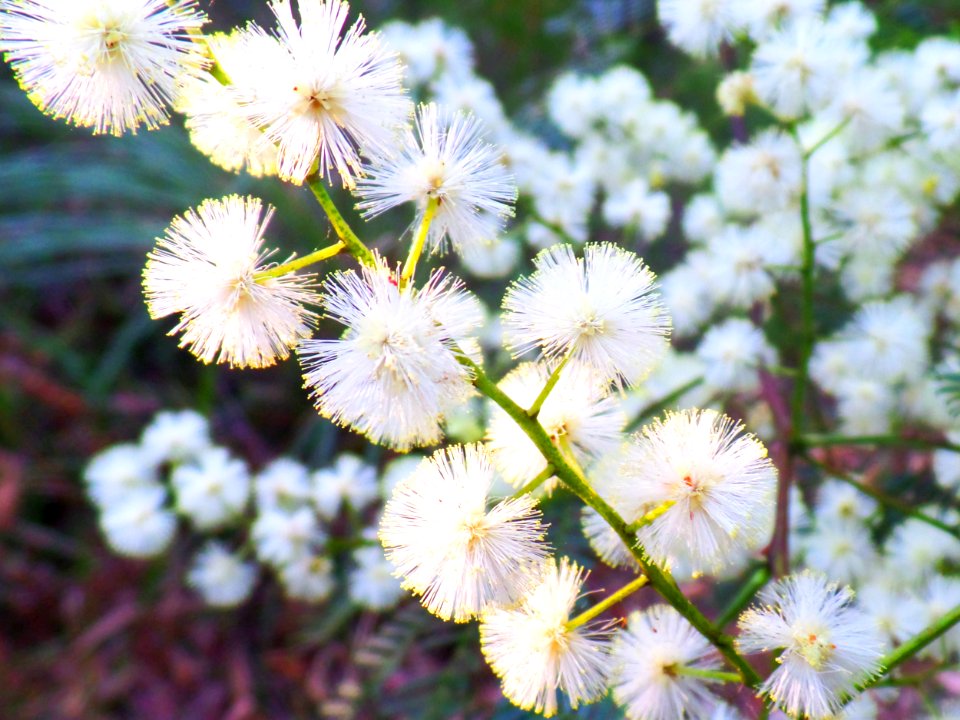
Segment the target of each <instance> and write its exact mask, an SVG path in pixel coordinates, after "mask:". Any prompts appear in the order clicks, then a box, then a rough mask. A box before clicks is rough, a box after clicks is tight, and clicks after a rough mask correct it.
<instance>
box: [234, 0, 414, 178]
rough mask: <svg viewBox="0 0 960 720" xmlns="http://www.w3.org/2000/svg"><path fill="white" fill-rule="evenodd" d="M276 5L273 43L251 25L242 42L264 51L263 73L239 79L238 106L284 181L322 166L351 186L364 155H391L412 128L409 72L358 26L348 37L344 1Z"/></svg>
mask: <svg viewBox="0 0 960 720" xmlns="http://www.w3.org/2000/svg"><path fill="white" fill-rule="evenodd" d="M296 4H297V7H298V9H299V14H300V22H299V23H297V21H296V20H295V19H294V15H293V4H292V3H291V2H289V1H288V0H273V1H272V2H271V3H270V9H271V10H272V11H273V14H274V15H275V16H276V19H277V30H276V37H275V39H274V41H273V42H265V41H264V38H267V39H270V38H272V37H273V36H271V35H269V34H267V33H266V32H265V31H264V30H262V29H261V28H259V27H257V26H256V25H251V26H250V27H248V28H247V29H246V30H244V31H243V34H244V35H246V36H249V38H248V39H246V40H243V42H251V43H253V44H254V46H255V47H256V49H257V52H258V54H257V56H256V60H257V62H256V65H255V66H254V65H253V64H250V65H249V66H248V67H246V68H245V70H246V72H242V73H235V74H234V76H233V77H231V80H232V81H233V85H234V90H233V92H235V93H236V97H237V101H238V102H239V104H240V106H241V107H242V108H243V109H244V112H245V113H246V115H247V118H248V119H249V120H250V122H251V123H253V124H254V125H256V126H257V127H258V128H260V129H262V130H263V133H264V142H268V143H274V144H276V145H277V148H278V155H277V164H278V174H279V176H280V177H281V178H283V179H284V180H291V181H293V182H296V183H300V182H302V181H303V180H304V178H305V177H306V176H307V174H308V173H309V172H310V171H311V169H312V168H313V166H314V163H315V162H318V163H319V172H320V173H321V174H322V175H324V176H326V175H327V174H329V173H331V172H336V173H338V174H339V176H340V178H341V180H342V181H343V184H344V185H345V186H352V185H353V184H354V180H355V179H356V178H357V177H358V176H359V175H361V174H362V169H361V166H360V154H359V153H360V151H361V150H364V151H370V152H387V151H389V149H390V147H391V146H392V145H393V140H394V138H395V136H396V135H397V133H398V130H399V129H400V128H401V127H402V126H404V125H405V124H406V121H407V118H408V117H409V115H410V110H411V104H410V102H409V100H408V99H407V97H406V95H405V92H404V89H403V87H402V85H401V81H402V78H403V70H402V67H401V65H400V63H399V61H398V60H397V57H396V55H394V54H393V53H392V52H390V51H389V50H387V49H386V48H385V47H384V46H383V45H382V44H381V43H380V38H379V36H378V35H377V34H376V33H367V32H365V29H366V24H365V22H364V20H363V18H362V17H360V18H358V19H357V20H356V21H355V22H354V24H353V25H352V26H351V27H350V29H349V30H347V31H346V33H343V28H344V25H345V24H346V22H347V14H348V12H349V9H350V6H349V5H348V4H347V3H346V2H341V0H299V1H298V2H297V3H296Z"/></svg>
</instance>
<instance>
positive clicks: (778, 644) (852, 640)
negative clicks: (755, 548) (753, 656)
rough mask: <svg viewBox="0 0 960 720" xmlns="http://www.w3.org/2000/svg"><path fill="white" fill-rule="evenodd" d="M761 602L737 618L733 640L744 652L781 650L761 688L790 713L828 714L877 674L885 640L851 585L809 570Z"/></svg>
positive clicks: (765, 592)
mask: <svg viewBox="0 0 960 720" xmlns="http://www.w3.org/2000/svg"><path fill="white" fill-rule="evenodd" d="M760 600H761V603H762V605H761V606H760V607H758V608H752V609H750V610H748V611H747V612H745V613H744V614H743V615H741V617H740V622H739V626H740V637H739V638H738V641H737V642H738V644H739V646H740V647H741V649H742V650H744V651H746V652H758V651H765V650H772V649H775V648H783V652H781V653H780V656H779V657H778V659H777V661H778V662H779V664H780V667H778V668H777V669H776V670H775V671H774V672H773V674H772V675H771V676H770V677H769V678H767V680H766V682H765V683H764V684H763V688H762V690H763V691H764V692H765V693H767V694H768V695H770V697H771V698H772V699H773V700H774V701H776V703H777V704H778V705H780V706H781V707H782V708H783V709H784V710H785V711H786V712H787V713H788V714H790V715H794V716H795V715H800V714H804V715H807V716H809V717H810V718H826V717H830V716H832V715H833V714H834V713H835V712H836V711H837V710H838V709H839V708H840V699H841V698H842V697H843V696H844V694H846V693H850V692H853V689H854V687H855V686H856V685H857V683H859V682H860V681H862V680H864V679H865V678H867V677H869V676H870V675H872V674H873V673H875V672H877V670H878V669H879V661H880V657H881V654H882V650H883V641H882V639H881V637H880V633H879V631H878V630H877V627H876V625H875V624H874V622H873V621H872V620H871V619H870V618H869V617H868V616H867V614H866V613H864V612H863V611H862V610H861V609H860V608H859V607H857V606H856V605H854V604H853V602H852V601H853V591H852V590H850V588H840V587H838V586H836V585H833V584H831V583H829V582H828V581H827V579H826V578H825V577H824V576H823V575H820V574H818V573H813V572H809V571H807V572H804V573H801V574H799V575H791V576H790V577H787V578H784V579H783V580H780V581H778V582H777V583H775V584H774V585H772V586H769V587H767V588H766V589H764V590H763V592H761V594H760Z"/></svg>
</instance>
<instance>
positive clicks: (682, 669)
mask: <svg viewBox="0 0 960 720" xmlns="http://www.w3.org/2000/svg"><path fill="white" fill-rule="evenodd" d="M672 670H673V672H674V673H676V674H677V675H686V676H688V677H695V678H702V679H704V680H716V681H717V682H724V683H728V682H740V676H739V675H737V673H731V672H723V671H722V670H708V669H707V668H694V667H687V666H686V665H678V666H676V667H674V668H672Z"/></svg>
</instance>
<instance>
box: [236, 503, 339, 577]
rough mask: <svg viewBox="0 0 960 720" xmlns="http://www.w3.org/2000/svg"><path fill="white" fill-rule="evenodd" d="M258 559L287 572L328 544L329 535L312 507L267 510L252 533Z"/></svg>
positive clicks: (253, 527)
mask: <svg viewBox="0 0 960 720" xmlns="http://www.w3.org/2000/svg"><path fill="white" fill-rule="evenodd" d="M250 536H251V538H252V540H253V544H254V547H255V548H256V551H257V556H258V557H259V558H260V559H261V560H262V561H264V562H265V563H269V564H270V565H273V566H274V567H277V568H284V567H286V566H287V565H290V564H292V563H295V562H297V561H299V560H301V559H303V558H305V557H309V556H311V555H312V554H313V553H314V552H315V551H316V550H317V549H318V548H320V547H321V546H322V545H323V544H324V543H325V542H326V541H327V534H326V532H324V531H323V529H322V528H321V527H320V524H319V523H318V522H317V516H316V515H315V514H314V512H313V510H311V509H310V508H309V507H301V508H300V509H299V510H295V511H293V512H286V511H284V510H266V511H263V512H261V513H260V514H259V515H258V516H257V519H256V520H255V521H254V523H253V526H252V527H251V529H250Z"/></svg>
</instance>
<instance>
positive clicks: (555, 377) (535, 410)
mask: <svg viewBox="0 0 960 720" xmlns="http://www.w3.org/2000/svg"><path fill="white" fill-rule="evenodd" d="M571 357H573V349H572V348H571V350H570V352H568V353H567V354H566V355H564V356H563V360H561V361H560V362H559V363H558V364H557V366H556V367H555V368H554V369H553V372H552V373H550V377H548V378H547V382H546V384H545V385H544V386H543V390H541V391H540V394H539V395H537V399H536V400H534V401H533V405H531V406H530V409H529V410H527V415H529V416H530V417H532V418H535V417H537V416H538V415H539V414H540V409H541V408H542V407H543V403H544V402H545V401H546V399H547V397H548V396H549V395H550V393H551V392H552V391H553V388H554V387H556V385H557V382H558V381H559V380H560V373H561V372H563V369H564V368H565V367H566V366H567V363H568V362H570V358H571Z"/></svg>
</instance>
